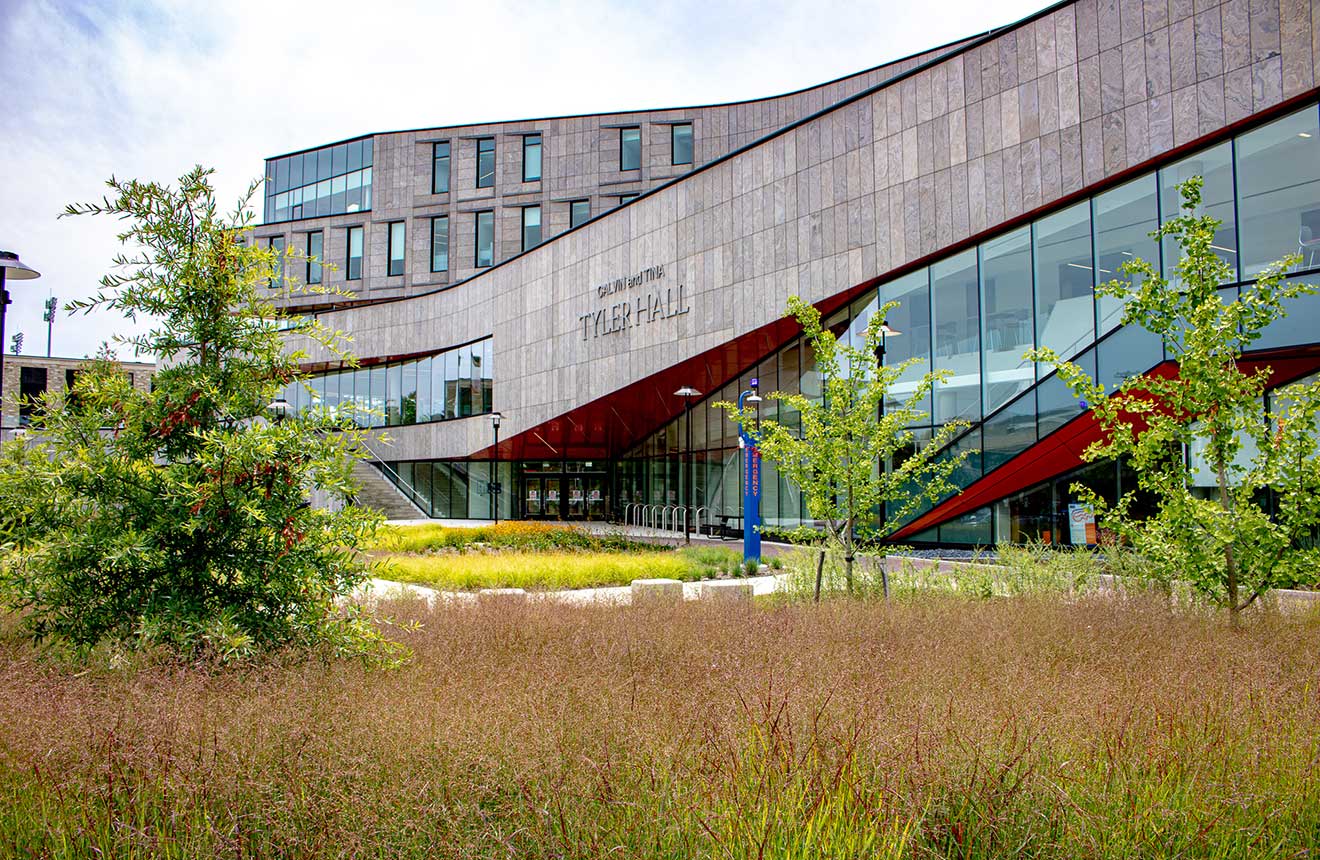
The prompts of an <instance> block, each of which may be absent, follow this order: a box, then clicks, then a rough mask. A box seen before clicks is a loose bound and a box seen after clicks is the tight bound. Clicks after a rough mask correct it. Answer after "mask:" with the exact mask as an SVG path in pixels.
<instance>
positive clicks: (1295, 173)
mask: <svg viewBox="0 0 1320 860" xmlns="http://www.w3.org/2000/svg"><path fill="white" fill-rule="evenodd" d="M1237 187H1238V216H1239V218H1241V223H1242V243H1241V244H1242V277H1243V278H1250V277H1253V276H1255V275H1257V274H1260V272H1262V271H1264V269H1265V267H1266V266H1268V265H1269V264H1270V263H1273V262H1275V261H1276V260H1280V259H1282V258H1283V257H1285V256H1287V255H1289V254H1301V255H1302V263H1301V268H1304V269H1309V268H1314V267H1316V266H1320V127H1318V123H1317V113H1316V108H1315V107H1314V106H1312V107H1308V108H1307V109H1305V110H1303V111H1299V112H1297V113H1295V114H1292V115H1291V116H1286V117H1284V118H1283V119H1280V120H1277V121H1275V122H1272V123H1270V124H1269V125H1266V126H1262V127H1260V128H1258V129H1256V130H1255V131H1252V132H1248V133H1247V134H1244V135H1242V136H1241V137H1239V138H1238V139H1237Z"/></svg>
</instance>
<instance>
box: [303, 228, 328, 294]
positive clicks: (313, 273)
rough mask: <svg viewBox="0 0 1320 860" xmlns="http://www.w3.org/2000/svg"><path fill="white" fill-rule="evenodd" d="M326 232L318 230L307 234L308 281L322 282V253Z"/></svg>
mask: <svg viewBox="0 0 1320 860" xmlns="http://www.w3.org/2000/svg"><path fill="white" fill-rule="evenodd" d="M324 236H325V234H324V233H322V232H321V231H320V230H316V231H314V232H312V233H308V234H307V283H309V284H319V283H321V255H322V253H324V246H325V239H324Z"/></svg>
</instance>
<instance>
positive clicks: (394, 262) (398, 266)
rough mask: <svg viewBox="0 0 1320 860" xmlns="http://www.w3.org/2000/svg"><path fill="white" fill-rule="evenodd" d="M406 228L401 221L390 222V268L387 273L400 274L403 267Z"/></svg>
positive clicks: (391, 274)
mask: <svg viewBox="0 0 1320 860" xmlns="http://www.w3.org/2000/svg"><path fill="white" fill-rule="evenodd" d="M406 232H407V228H406V227H405V226H404V222H402V221H394V222H393V223H391V224H390V242H389V250H390V268H389V274H390V276H391V277H393V276H394V275H402V274H403V269H404V248H405V245H406V244H407V243H406V241H405V237H406Z"/></svg>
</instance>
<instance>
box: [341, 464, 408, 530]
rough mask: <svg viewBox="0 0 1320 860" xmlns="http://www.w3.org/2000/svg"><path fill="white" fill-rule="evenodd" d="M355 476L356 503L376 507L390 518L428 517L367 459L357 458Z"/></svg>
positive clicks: (354, 468)
mask: <svg viewBox="0 0 1320 860" xmlns="http://www.w3.org/2000/svg"><path fill="white" fill-rule="evenodd" d="M353 477H354V478H355V479H357V482H358V485H359V487H358V492H357V498H356V499H354V504H358V505H361V506H363V507H364V508H374V509H375V510H378V511H380V512H381V513H383V514H384V515H385V518H386V519H390V520H419V519H425V518H426V514H425V513H423V512H422V510H421V509H420V508H418V507H417V506H416V505H415V504H413V503H412V500H411V499H409V498H408V497H407V496H406V495H404V493H403V492H402V491H401V490H400V489H399V488H398V487H396V486H395V485H394V482H393V481H391V480H390V479H389V478H387V477H385V475H384V473H382V472H381V470H380V469H378V468H376V467H375V466H373V465H371V464H370V463H368V462H367V461H365V460H357V461H355V462H354V463H353Z"/></svg>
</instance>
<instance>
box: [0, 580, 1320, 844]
mask: <svg viewBox="0 0 1320 860" xmlns="http://www.w3.org/2000/svg"><path fill="white" fill-rule="evenodd" d="M1167 607H1168V603H1167V601H1164V602H1154V601H1147V600H1145V599H1142V598H1128V599H1119V598H1116V597H1113V596H1104V597H1102V596H1087V595H1082V596H1077V597H1072V598H1058V597H1040V596H1025V597H1016V598H1011V599H1004V598H994V599H989V600H969V599H966V598H963V597H957V596H948V595H936V596H927V597H908V598H904V599H901V600H896V601H893V602H889V603H885V602H882V601H844V600H833V601H831V600H827V601H825V602H824V603H822V604H820V605H818V606H817V605H812V604H810V603H806V604H803V603H794V604H786V605H779V606H774V607H769V608H767V607H756V608H753V609H751V610H748V608H747V607H745V606H743V607H726V608H723V609H721V608H716V607H711V606H707V605H704V604H700V603H696V604H688V605H686V606H684V607H682V608H680V609H678V610H674V611H668V612H659V611H654V612H652V611H644V610H633V609H615V608H603V607H570V606H562V605H558V604H549V603H547V604H541V603H536V604H531V605H528V606H527V607H525V608H522V609H519V610H517V611H513V612H510V611H509V610H507V609H506V610H503V611H501V610H496V609H492V608H491V607H485V608H482V607H450V608H444V609H437V610H435V611H434V612H431V611H427V610H425V609H424V607H422V606H420V605H419V604H416V603H406V604H404V603H401V604H397V605H394V606H392V607H388V608H389V610H390V611H392V612H393V613H394V614H395V617H396V620H398V621H415V622H417V624H416V625H411V624H408V625H403V624H400V625H399V626H398V627H396V628H395V629H396V630H397V633H396V634H395V635H397V636H398V637H400V638H401V639H402V640H403V641H405V642H406V643H407V644H408V645H409V646H410V647H411V648H412V649H413V652H414V658H413V660H412V661H411V662H410V663H409V664H408V665H406V666H404V667H403V668H401V669H396V670H389V671H382V670H374V671H373V670H368V669H365V668H362V667H361V666H359V665H358V664H356V663H346V662H321V661H307V662H297V663H289V664H286V665H266V666H264V667H262V668H254V669H249V670H246V671H230V672H224V673H219V672H215V671H208V670H203V669H197V668H187V667H179V666H159V667H154V668H144V669H138V670H136V671H133V672H128V671H121V670H113V669H109V668H93V669H90V670H88V669H81V670H77V671H75V670H72V669H68V668H65V667H64V666H62V665H61V664H59V663H56V662H52V660H51V659H50V658H48V657H46V656H43V654H42V653H40V652H39V651H37V650H36V649H35V648H34V647H33V646H31V645H27V644H24V643H23V642H21V641H20V640H18V639H16V638H12V637H11V638H3V639H0V856H2V857H41V858H88V857H177V858H216V857H222V858H239V857H262V858H265V857H279V858H349V857H352V858H358V857H363V858H365V857H373V858H374V857H391V858H395V857H401V858H412V857H441V858H460V857H461V858H492V860H493V858H511V857H516V858H546V860H549V858H598V857H618V858H706V857H711V858H844V857H847V858H875V857H881V858H885V857H890V858H894V857H913V858H935V857H941V858H943V857H948V858H991V857H1033V858H1147V857H1159V858H1175V857H1176V858H1207V857H1210V858H1244V857H1247V858H1250V857H1261V858H1297V857H1308V856H1315V852H1317V851H1318V850H1320V674H1318V671H1317V667H1318V665H1320V660H1318V658H1317V656H1316V655H1317V645H1320V621H1317V619H1316V618H1314V617H1309V618H1300V619H1298V618H1294V619H1280V618H1273V617H1270V616H1267V615H1264V614H1261V615H1258V616H1256V617H1254V618H1252V619H1251V620H1249V621H1248V622H1247V623H1245V624H1244V625H1243V626H1242V627H1241V628H1240V629H1232V628H1230V627H1229V626H1228V624H1227V623H1226V622H1225V621H1223V620H1221V619H1220V618H1218V617H1215V616H1211V615H1207V614H1201V613H1199V612H1197V611H1194V610H1188V611H1179V612H1171V611H1170V610H1169V609H1168V608H1167Z"/></svg>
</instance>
